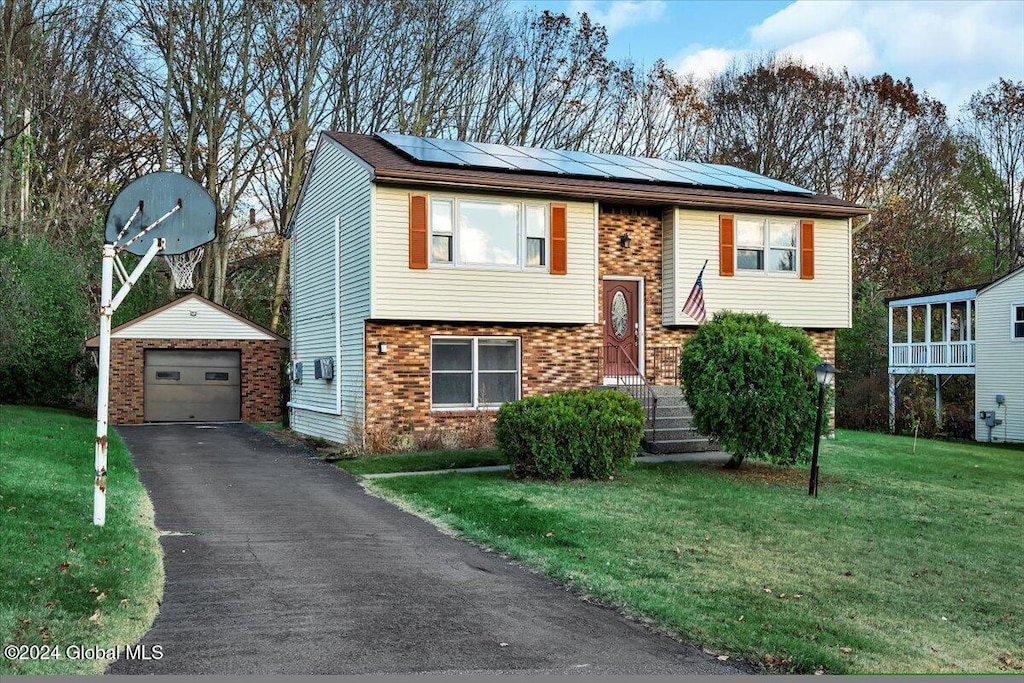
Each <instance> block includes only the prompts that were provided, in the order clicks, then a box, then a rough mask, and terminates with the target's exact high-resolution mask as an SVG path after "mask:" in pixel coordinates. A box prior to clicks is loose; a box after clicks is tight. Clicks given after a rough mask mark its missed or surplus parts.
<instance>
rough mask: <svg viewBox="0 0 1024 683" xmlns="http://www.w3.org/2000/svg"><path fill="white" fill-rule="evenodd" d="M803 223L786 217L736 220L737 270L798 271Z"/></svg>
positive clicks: (794, 272)
mask: <svg viewBox="0 0 1024 683" xmlns="http://www.w3.org/2000/svg"><path fill="white" fill-rule="evenodd" d="M798 235H799V223H798V221H796V220H790V219H782V218H737V219H736V269H737V270H754V271H758V270H759V271H763V272H773V273H793V274H796V272H797V263H796V260H797V239H798V237H797V236H798Z"/></svg>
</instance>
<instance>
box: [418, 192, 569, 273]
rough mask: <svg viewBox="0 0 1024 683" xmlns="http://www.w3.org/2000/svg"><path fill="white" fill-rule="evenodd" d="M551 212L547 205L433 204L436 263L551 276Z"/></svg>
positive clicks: (434, 201)
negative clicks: (535, 271)
mask: <svg viewBox="0 0 1024 683" xmlns="http://www.w3.org/2000/svg"><path fill="white" fill-rule="evenodd" d="M549 212H550V207H549V206H548V205H546V204H532V203H529V202H513V201H499V200H484V199H459V198H445V197H434V198H431V200H430V260H431V263H435V264H450V265H454V266H467V267H496V268H522V269H533V268H537V269H545V270H546V269H547V267H548V261H549V253H548V252H549V249H550V244H551V240H550V237H549V226H548V214H549Z"/></svg>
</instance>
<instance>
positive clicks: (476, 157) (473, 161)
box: [449, 150, 520, 171]
mask: <svg viewBox="0 0 1024 683" xmlns="http://www.w3.org/2000/svg"><path fill="white" fill-rule="evenodd" d="M449 153H450V154H451V155H452V156H454V157H456V158H457V159H458V160H459V161H461V162H462V163H463V164H465V165H466V166H477V167H482V168H503V169H505V170H506V171H508V170H520V169H519V167H518V166H516V165H515V164H513V163H510V162H508V161H505V160H504V159H502V158H500V157H497V156H495V155H493V154H487V153H486V152H477V151H475V150H474V151H468V152H455V151H452V152H449Z"/></svg>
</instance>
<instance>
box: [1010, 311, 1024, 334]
mask: <svg viewBox="0 0 1024 683" xmlns="http://www.w3.org/2000/svg"><path fill="white" fill-rule="evenodd" d="M1011 309H1012V311H1013V317H1012V318H1010V323H1011V324H1012V325H1013V338H1014V339H1020V340H1024V304H1013V306H1011Z"/></svg>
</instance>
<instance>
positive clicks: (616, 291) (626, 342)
mask: <svg viewBox="0 0 1024 683" xmlns="http://www.w3.org/2000/svg"><path fill="white" fill-rule="evenodd" d="M604 359H605V360H604V374H605V377H621V376H624V375H636V374H637V370H638V369H639V368H640V283H639V282H637V281H636V280H605V281H604Z"/></svg>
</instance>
